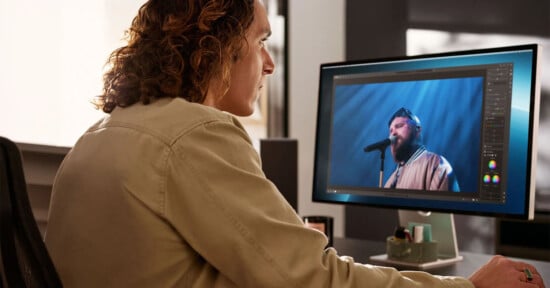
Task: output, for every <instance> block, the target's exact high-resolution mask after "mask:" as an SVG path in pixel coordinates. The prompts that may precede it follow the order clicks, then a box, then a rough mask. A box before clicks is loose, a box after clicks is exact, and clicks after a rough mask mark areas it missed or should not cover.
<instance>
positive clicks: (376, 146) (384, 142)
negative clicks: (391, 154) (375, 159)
mask: <svg viewBox="0 0 550 288" xmlns="http://www.w3.org/2000/svg"><path fill="white" fill-rule="evenodd" d="M396 138H397V137H396V136H395V135H391V136H390V137H389V138H386V139H384V140H382V141H378V142H376V143H373V144H370V145H369V146H367V147H365V148H363V150H365V152H370V151H372V150H376V149H380V150H384V149H386V147H388V146H389V145H390V144H392V143H393V142H395V139H396Z"/></svg>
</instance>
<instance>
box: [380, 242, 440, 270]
mask: <svg viewBox="0 0 550 288" xmlns="http://www.w3.org/2000/svg"><path fill="white" fill-rule="evenodd" d="M437 252H438V251H437V242H436V241H430V242H420V243H413V242H408V241H406V240H401V239H396V238H395V237H393V236H390V237H388V238H387V239H386V254H388V258H389V259H392V260H399V261H404V262H412V263H423V262H432V261H436V260H437Z"/></svg>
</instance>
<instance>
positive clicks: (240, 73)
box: [205, 0, 275, 116]
mask: <svg viewBox="0 0 550 288" xmlns="http://www.w3.org/2000/svg"><path fill="white" fill-rule="evenodd" d="M270 35H271V26H270V24H269V21H268V18H267V11H266V9H265V7H264V5H263V4H262V3H261V2H260V1H259V0H256V1H255V2H254V20H253V22H252V24H251V26H250V27H249V28H248V31H247V32H246V42H247V43H245V44H244V45H243V49H242V50H241V51H240V53H239V55H238V57H237V59H236V60H235V63H234V64H233V67H232V69H231V79H230V81H231V82H230V87H229V90H228V91H227V94H225V95H224V96H222V97H221V98H218V97H219V96H218V95H210V96H211V97H210V99H209V96H207V101H205V102H206V103H208V104H209V105H211V106H215V107H217V108H218V109H220V110H222V111H227V112H230V113H232V114H235V115H237V116H249V115H251V114H252V113H253V112H254V107H255V103H256V100H257V99H258V96H259V94H260V89H261V88H262V87H263V85H264V78H265V76H266V75H269V74H272V73H273V70H274V69H275V64H274V63H273V59H272V58H271V55H270V54H269V51H268V50H267V47H266V43H265V41H266V40H267V38H268V37H269V36H270ZM210 103H212V104H210Z"/></svg>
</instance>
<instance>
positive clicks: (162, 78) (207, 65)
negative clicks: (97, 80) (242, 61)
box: [95, 0, 254, 113]
mask: <svg viewBox="0 0 550 288" xmlns="http://www.w3.org/2000/svg"><path fill="white" fill-rule="evenodd" d="M253 19H254V0H149V1H147V3H145V4H144V5H143V6H141V8H140V9H139V12H138V15H137V16H136V17H135V18H134V20H133V21H132V25H131V27H130V28H129V30H127V31H126V37H127V40H128V44H127V45H126V46H123V47H121V48H118V49H116V50H115V51H113V52H112V53H111V55H110V57H109V59H108V61H107V65H108V66H110V67H109V70H107V72H106V73H105V75H104V76H103V83H104V86H103V92H102V94H101V95H99V96H98V97H97V99H96V102H95V105H96V107H97V108H98V109H101V110H103V111H104V112H106V113H111V112H112V111H113V110H114V109H115V108H116V107H117V106H119V107H127V106H130V105H133V104H135V103H137V102H141V103H143V104H148V103H150V102H151V101H153V100H154V99H158V98H165V97H172V98H175V97H181V98H184V99H187V100H188V101H190V102H198V103H202V102H203V101H204V98H205V96H206V92H207V90H208V85H209V83H210V80H211V79H214V77H221V81H222V83H224V85H225V88H226V90H227V89H228V87H229V76H230V69H231V66H232V63H233V62H234V61H235V59H236V58H237V57H238V56H237V55H238V54H239V51H240V49H241V48H242V45H243V43H246V42H245V41H246V38H245V33H246V30H247V29H248V27H250V25H251V23H252V21H253Z"/></svg>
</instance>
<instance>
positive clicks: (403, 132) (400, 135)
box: [390, 117, 420, 162]
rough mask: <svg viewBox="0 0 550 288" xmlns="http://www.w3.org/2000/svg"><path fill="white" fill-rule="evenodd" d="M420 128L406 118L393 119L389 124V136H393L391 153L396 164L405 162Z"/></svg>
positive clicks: (414, 144) (415, 141)
mask: <svg viewBox="0 0 550 288" xmlns="http://www.w3.org/2000/svg"><path fill="white" fill-rule="evenodd" d="M419 132H420V127H418V126H416V124H415V123H414V121H412V120H411V119H409V118H408V117H395V119H393V121H392V122H391V124H390V135H393V136H395V137H396V138H395V141H394V142H393V143H392V145H391V153H392V155H393V158H394V160H395V161H396V162H402V161H406V160H407V159H408V158H409V156H410V155H411V151H412V149H414V148H415V146H416V143H417V136H418V133H419Z"/></svg>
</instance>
